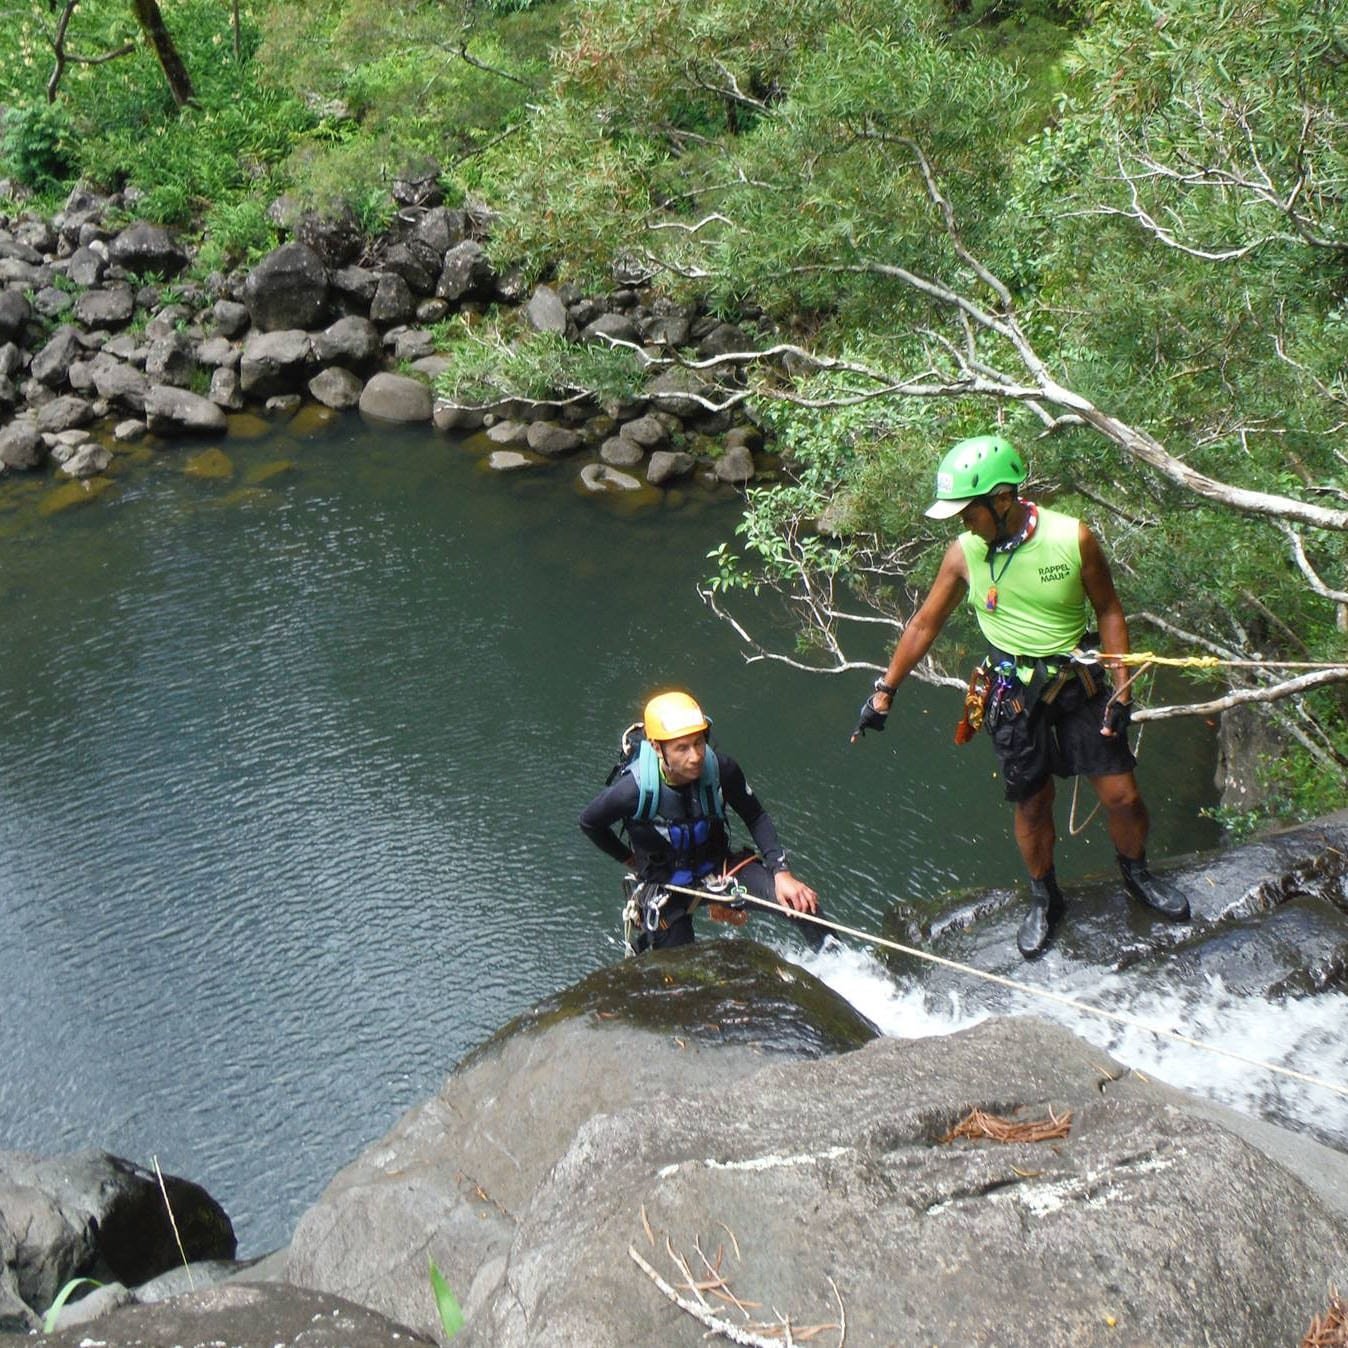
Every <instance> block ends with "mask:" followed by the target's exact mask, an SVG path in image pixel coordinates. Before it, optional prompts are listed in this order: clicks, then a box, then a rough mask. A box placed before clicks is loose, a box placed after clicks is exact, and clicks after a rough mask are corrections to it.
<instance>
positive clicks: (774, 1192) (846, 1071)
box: [469, 1020, 1348, 1348]
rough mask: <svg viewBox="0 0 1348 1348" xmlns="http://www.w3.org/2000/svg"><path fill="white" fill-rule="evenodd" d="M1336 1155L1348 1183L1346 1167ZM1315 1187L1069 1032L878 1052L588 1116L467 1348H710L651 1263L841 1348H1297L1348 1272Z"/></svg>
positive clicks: (1018, 1026)
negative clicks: (1230, 1347) (814, 1329)
mask: <svg viewBox="0 0 1348 1348" xmlns="http://www.w3.org/2000/svg"><path fill="white" fill-rule="evenodd" d="M975 1110H977V1111H980V1113H981V1114H982V1116H983V1118H982V1119H981V1120H980V1118H979V1116H978V1115H977V1114H975V1113H974V1111H975ZM1006 1123H1009V1124H1010V1125H1012V1126H1011V1128H1010V1130H1009V1136H1008V1132H1007V1131H1006V1130H1005V1128H1004V1125H1005V1124H1006ZM1015 1125H1020V1129H1019V1130H1017V1128H1016V1127H1015ZM1035 1127H1037V1128H1038V1129H1039V1130H1040V1132H1039V1136H1041V1137H1042V1140H1032V1139H1033V1138H1034V1137H1035V1136H1036V1133H1035V1131H1034V1128H1035ZM1018 1131H1019V1135H1020V1137H1021V1138H1022V1139H1024V1140H1015V1138H1016V1136H1017V1132H1018ZM999 1135H1000V1137H1001V1138H1005V1139H1007V1140H999ZM1319 1151H1320V1165H1321V1166H1322V1167H1323V1170H1322V1171H1321V1172H1320V1173H1322V1174H1323V1175H1324V1176H1325V1177H1326V1180H1327V1182H1330V1183H1332V1182H1334V1180H1335V1178H1337V1180H1338V1181H1339V1182H1342V1180H1343V1179H1344V1178H1345V1177H1346V1176H1348V1159H1345V1158H1344V1157H1343V1156H1342V1155H1341V1154H1339V1153H1336V1152H1332V1151H1330V1150H1328V1149H1327V1148H1320V1149H1319ZM1317 1189H1318V1184H1316V1185H1314V1186H1313V1185H1311V1184H1308V1183H1307V1182H1305V1181H1304V1180H1303V1179H1302V1178H1300V1177H1298V1176H1297V1175H1296V1174H1294V1173H1292V1171H1290V1170H1289V1169H1287V1168H1285V1167H1284V1166H1283V1165H1282V1164H1281V1163H1280V1162H1279V1161H1278V1160H1275V1159H1273V1158H1272V1157H1270V1155H1268V1154H1267V1153H1265V1152H1264V1151H1263V1150H1261V1149H1260V1148H1259V1147H1258V1146H1255V1145H1252V1144H1251V1143H1250V1142H1249V1141H1247V1140H1245V1138H1244V1137H1243V1136H1242V1135H1241V1132H1240V1131H1239V1129H1238V1128H1237V1127H1230V1126H1225V1125H1224V1124H1223V1123H1222V1122H1218V1121H1215V1120H1214V1117H1213V1116H1212V1112H1211V1111H1210V1110H1208V1109H1202V1110H1195V1109H1192V1108H1190V1107H1189V1106H1188V1105H1187V1104H1186V1102H1185V1097H1184V1096H1183V1095H1182V1093H1180V1092H1177V1091H1173V1090H1169V1089H1167V1088H1162V1087H1158V1086H1155V1085H1153V1084H1151V1083H1150V1082H1147V1081H1144V1080H1142V1079H1140V1078H1139V1077H1137V1076H1135V1075H1132V1074H1130V1073H1128V1072H1127V1071H1126V1070H1125V1069H1123V1068H1121V1067H1119V1066H1118V1065H1117V1064H1114V1063H1111V1062H1109V1061H1108V1060H1107V1059H1106V1058H1104V1057H1103V1056H1102V1055H1101V1053H1100V1052H1099V1050H1098V1049H1095V1048H1093V1047H1091V1046H1089V1045H1087V1044H1085V1043H1083V1042H1082V1041H1080V1040H1077V1039H1076V1038H1074V1037H1073V1036H1072V1035H1070V1034H1069V1033H1068V1032H1067V1031H1065V1030H1062V1029H1058V1028H1056V1027H1051V1026H1048V1025H1045V1024H1043V1023H1041V1022H1036V1021H1028V1020H1020V1021H1010V1020H991V1021H986V1022H984V1023H983V1024H981V1025H979V1026H977V1027H975V1028H974V1029H971V1030H967V1031H965V1032H963V1033H961V1034H957V1035H953V1036H950V1037H948V1038H944V1039H924V1040H919V1041H916V1042H902V1041H896V1040H892V1039H886V1040H877V1041H875V1042H873V1043H871V1044H868V1045H866V1046H865V1047H864V1048H862V1049H861V1050H859V1051H858V1052H856V1053H852V1054H848V1055H845V1056H842V1057H838V1058H833V1059H828V1060H825V1061H823V1062H818V1063H811V1064H808V1065H804V1064H798V1063H788V1064H783V1065H776V1066H768V1067H764V1068H763V1069H762V1070H760V1071H759V1072H758V1073H756V1074H755V1075H754V1076H753V1077H752V1078H751V1079H749V1080H746V1081H743V1082H741V1083H740V1086H739V1089H737V1090H734V1091H729V1092H727V1091H724V1090H721V1091H712V1090H707V1091H703V1092H701V1093H700V1094H698V1095H696V1096H694V1097H691V1098H689V1097H682V1098H672V1097H670V1096H666V1097H658V1098H654V1099H648V1100H644V1101H641V1102H639V1103H636V1104H634V1105H632V1106H631V1107H630V1108H628V1109H625V1110H622V1111H619V1112H607V1113H603V1114H599V1113H596V1114H595V1115H594V1117H593V1118H592V1119H591V1120H590V1121H589V1123H588V1124H586V1125H585V1126H584V1127H582V1128H581V1129H580V1130H579V1132H578V1133H577V1135H576V1138H575V1141H574V1142H573V1144H572V1145H571V1147H570V1148H569V1150H568V1151H567V1153H566V1154H565V1155H564V1156H563V1157H562V1158H561V1159H560V1160H559V1161H558V1162H557V1164H556V1165H555V1166H554V1167H553V1168H552V1169H551V1170H550V1172H549V1173H548V1175H547V1176H546V1178H545V1179H544V1181H543V1183H542V1185H541V1186H540V1188H539V1189H538V1191H537V1192H536V1193H535V1195H534V1197H533V1199H532V1200H531V1202H530V1203H529V1205H528V1207H527V1208H526V1209H525V1211H524V1212H523V1213H521V1214H520V1216H519V1220H518V1227H517V1233H516V1237H515V1240H514V1242H513V1243H512V1246H511V1250H510V1252H509V1254H508V1255H507V1257H506V1260H505V1263H504V1267H503V1268H502V1270H501V1275H500V1278H499V1281H498V1284H497V1288H496V1291H495V1293H494V1294H493V1296H492V1298H491V1300H490V1303H489V1306H488V1308H487V1309H486V1310H485V1313H480V1314H478V1315H476V1316H475V1317H474V1325H473V1333H472V1335H471V1337H470V1340H469V1342H470V1343H471V1344H472V1345H474V1348H481V1345H486V1344H490V1345H493V1348H514V1346H515V1345H519V1346H520V1348H523V1345H527V1344H534V1343H539V1342H543V1341H546V1342H547V1343H549V1344H550V1345H555V1348H580V1346H581V1345H583V1346H584V1348H609V1346H610V1345H612V1346H613V1348H617V1346H618V1345H627V1344H632V1343H660V1344H665V1345H684V1344H686V1345H688V1346H689V1348H692V1345H694V1344H699V1343H702V1342H704V1341H705V1337H704V1336H705V1332H706V1328H707V1326H706V1324H705V1323H704V1322H703V1321H701V1320H699V1319H695V1318H694V1317H693V1316H692V1315H689V1314H687V1313H685V1312H683V1311H681V1310H678V1309H676V1308H675V1307H674V1306H672V1305H671V1304H670V1302H669V1301H668V1300H667V1299H666V1297H665V1296H664V1295H663V1294H662V1293H661V1291H660V1290H659V1289H658V1288H657V1286H656V1284H655V1283H654V1281H653V1280H652V1279H651V1278H650V1277H649V1275H647V1274H645V1273H644V1272H643V1271H641V1270H640V1269H639V1267H638V1266H637V1265H636V1260H635V1259H634V1257H633V1255H632V1254H630V1253H629V1251H635V1252H636V1254H637V1255H639V1256H640V1257H641V1259H642V1260H643V1261H644V1262H645V1264H646V1265H647V1266H648V1267H649V1268H650V1270H651V1271H652V1272H653V1273H655V1274H656V1275H657V1276H661V1277H663V1278H664V1280H665V1281H666V1282H667V1283H668V1284H672V1285H674V1287H675V1288H676V1289H681V1294H682V1295H683V1297H684V1298H685V1300H687V1301H688V1302H689V1303H690V1304H693V1305H695V1304H696V1303H695V1301H694V1296H693V1293H692V1291H691V1289H690V1288H689V1283H690V1282H700V1283H702V1284H703V1285H704V1286H706V1285H707V1284H711V1285H712V1286H714V1287H717V1288H718V1290H720V1291H722V1292H724V1293H725V1294H726V1296H727V1297H735V1298H738V1299H739V1300H740V1301H741V1302H743V1303H745V1304H746V1305H747V1306H750V1307H752V1308H753V1309H751V1310H750V1311H749V1312H748V1314H749V1317H750V1319H751V1320H752V1321H754V1322H757V1323H758V1325H759V1326H760V1336H761V1335H763V1334H765V1333H768V1332H772V1331H773V1329H774V1327H775V1330H776V1332H777V1333H778V1334H780V1332H781V1329H782V1323H783V1320H784V1318H785V1317H787V1316H789V1317H790V1321H791V1324H792V1326H793V1327H794V1328H795V1330H796V1331H797V1333H801V1331H803V1330H804V1329H805V1328H806V1327H808V1326H818V1325H830V1326H832V1327H833V1328H832V1329H830V1330H829V1331H827V1332H829V1333H830V1334H836V1333H838V1332H839V1326H840V1322H841V1319H842V1317H843V1315H845V1317H846V1341H847V1343H848V1344H849V1345H851V1346H852V1348H866V1346H867V1345H873V1346H875V1348H879V1346H880V1345H892V1344H895V1343H905V1344H937V1343H939V1344H951V1345H954V1344H961V1345H963V1344H988V1345H993V1344H995V1345H998V1348H1093V1346H1094V1345H1099V1346H1100V1348H1105V1346H1106V1345H1109V1348H1117V1345H1119V1344H1125V1343H1126V1344H1135V1345H1144V1344H1148V1345H1149V1344H1165V1345H1168V1348H1184V1346H1185V1345H1194V1348H1197V1346H1198V1345H1207V1344H1213V1343H1222V1344H1281V1343H1297V1342H1299V1341H1300V1336H1301V1335H1302V1334H1303V1333H1304V1331H1305V1329H1306V1326H1307V1324H1308V1323H1309V1320H1310V1317H1311V1314H1312V1313H1313V1312H1314V1311H1316V1310H1318V1309H1319V1308H1320V1307H1321V1306H1322V1305H1323V1304H1324V1299H1325V1297H1326V1294H1327V1288H1328V1287H1329V1286H1330V1285H1331V1284H1334V1283H1337V1284H1339V1285H1342V1279H1343V1277H1344V1274H1345V1272H1346V1271H1348V1255H1345V1244H1344V1241H1345V1237H1346V1236H1348V1222H1346V1221H1345V1218H1344V1215H1343V1213H1342V1212H1341V1211H1335V1210H1334V1209H1333V1208H1332V1207H1331V1206H1330V1205H1329V1204H1327V1203H1326V1202H1325V1201H1324V1200H1323V1199H1322V1198H1321V1197H1320V1195H1319V1193H1318V1192H1317ZM704 1258H705V1259H706V1261H707V1262H706V1263H704V1262H703V1259H704ZM680 1259H682V1260H683V1261H684V1263H682V1264H680V1262H678V1261H679V1260H680ZM690 1270H692V1272H691V1275H690ZM1232 1288H1239V1289H1240V1291H1239V1294H1238V1295H1233V1294H1232ZM706 1301H707V1303H708V1307H709V1313H710V1314H711V1315H714V1316H717V1317H719V1318H720V1319H721V1320H722V1321H727V1322H731V1323H737V1324H740V1325H743V1320H742V1319H741V1318H740V1317H739V1316H738V1315H736V1314H734V1312H735V1310H736V1307H735V1306H734V1305H733V1304H732V1303H730V1302H728V1301H727V1300H723V1299H721V1298H717V1297H714V1296H708V1297H707V1298H706ZM475 1309H477V1308H476V1307H475ZM802 1338H803V1335H802ZM759 1341H762V1338H761V1337H760V1339H759Z"/></svg>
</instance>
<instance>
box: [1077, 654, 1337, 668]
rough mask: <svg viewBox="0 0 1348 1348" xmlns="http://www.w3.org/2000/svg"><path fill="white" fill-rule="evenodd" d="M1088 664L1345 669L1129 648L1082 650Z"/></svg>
mask: <svg viewBox="0 0 1348 1348" xmlns="http://www.w3.org/2000/svg"><path fill="white" fill-rule="evenodd" d="M1081 655H1082V656H1083V657H1084V658H1085V659H1086V660H1087V661H1089V662H1090V663H1091V664H1095V663H1097V662H1104V661H1108V662H1110V663H1111V664H1119V665H1167V666H1169V667H1170V668H1172V669H1344V670H1348V665H1345V664H1344V663H1343V662H1342V661H1341V660H1328V661H1323V660H1322V661H1315V660H1228V659H1226V658H1225V657H1223V656H1220V655H1157V654H1156V653H1155V651H1129V652H1127V654H1125V655H1113V654H1111V653H1110V652H1109V651H1082V652H1081Z"/></svg>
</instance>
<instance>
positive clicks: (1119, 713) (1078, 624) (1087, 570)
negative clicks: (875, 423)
mask: <svg viewBox="0 0 1348 1348" xmlns="http://www.w3.org/2000/svg"><path fill="white" fill-rule="evenodd" d="M1026 476H1027V473H1026V468H1025V461H1024V459H1023V457H1022V456H1021V455H1020V453H1019V452H1018V451H1017V450H1016V449H1015V447H1014V446H1013V445H1012V444H1011V443H1010V442H1009V441H1007V440H1005V439H1003V437H1001V436H1000V435H980V436H975V437H974V438H973V439H970V440H962V441H960V443H959V444H957V445H956V446H955V447H954V448H953V449H951V450H950V452H949V453H948V454H946V456H945V457H944V458H943V459H942V460H941V464H940V467H939V468H938V470H937V474H936V501H935V503H934V504H933V505H932V506H931V507H930V508H929V509H928V510H927V512H926V513H927V514H928V515H929V516H931V517H932V518H933V519H953V518H954V517H955V516H957V515H958V516H959V519H960V522H961V523H962V524H963V525H964V529H965V532H964V533H962V534H960V536H959V537H958V538H957V539H955V541H954V542H953V543H951V545H950V546H949V548H947V549H946V553H945V557H944V558H943V559H942V561H941V566H940V570H939V571H938V572H937V575H936V580H935V581H934V582H933V584H932V587H931V590H930V591H929V592H928V594H927V596H926V598H925V599H924V600H923V602H922V604H921V606H920V607H919V608H918V610H917V612H916V613H915V614H914V615H913V618H912V621H911V622H910V623H909V624H908V626H907V627H906V628H905V629H904V632H903V635H902V636H901V637H900V638H899V642H898V645H897V646H895V648H894V654H893V655H892V656H891V657H890V661H889V668H888V669H887V670H886V671H885V673H884V675H882V676H881V677H880V678H878V679H877V680H876V681H875V685H874V691H873V693H872V694H871V696H870V697H869V698H868V699H867V700H866V702H865V703H864V704H863V706H862V709H861V719H860V721H859V722H858V724H857V728H856V731H855V732H854V733H853V735H852V739H853V742H855V741H856V740H857V739H858V738H859V737H860V735H862V734H863V733H864V732H865V731H866V730H883V729H884V723H885V718H886V717H887V716H888V714H889V709H890V707H891V706H892V705H893V698H894V694H895V692H896V691H897V689H898V686H899V684H901V683H902V682H903V680H904V679H905V678H906V677H907V676H908V674H909V672H910V671H911V670H912V669H913V667H914V666H915V665H916V664H917V663H918V662H919V661H920V660H921V659H922V658H923V656H925V655H926V653H927V651H928V650H929V649H930V648H931V645H932V643H933V642H934V641H935V640H936V638H937V636H938V635H939V634H940V632H941V629H942V628H943V627H944V626H945V622H946V619H947V618H949V617H950V615H951V614H952V613H953V612H954V611H955V609H956V608H957V607H958V605H959V604H960V601H961V600H965V599H967V602H968V603H969V605H970V606H971V607H972V609H973V611H974V615H975V617H976V618H977V620H978V625H979V627H980V629H981V630H982V633H983V636H984V637H985V638H986V639H987V642H988V646H989V654H988V659H987V661H986V662H985V665H984V670H985V678H986V686H987V696H986V698H985V699H980V702H981V703H982V705H983V706H984V707H985V708H986V711H985V715H984V723H983V724H984V728H985V729H987V730H988V731H989V732H990V733H991V736H992V742H993V747H994V749H995V750H996V753H997V758H998V762H999V764H1000V767H1001V774H1002V780H1003V783H1004V784H1005V787H1006V798H1007V799H1008V800H1009V801H1011V802H1012V806H1013V809H1014V811H1015V835H1016V843H1017V845H1018V846H1019V848H1020V854H1021V857H1022V858H1023V859H1024V862H1025V867H1026V869H1027V870H1028V871H1029V874H1030V907H1029V911H1028V912H1027V913H1026V915H1025V919H1024V921H1023V922H1022V923H1021V927H1020V931H1019V934H1018V936H1017V938H1016V944H1017V946H1018V947H1019V949H1020V953H1021V954H1022V955H1023V956H1024V957H1025V958H1026V959H1034V958H1036V957H1037V956H1039V955H1041V954H1043V952H1044V951H1045V950H1046V949H1047V947H1048V944H1049V941H1050V940H1051V938H1052V936H1053V930H1054V927H1055V926H1056V925H1057V923H1058V920H1059V918H1060V917H1061V916H1062V911H1063V896H1062V891H1061V890H1060V889H1059V888H1058V882H1057V879H1056V877H1055V875H1054V871H1053V847H1054V842H1055V839H1056V830H1055V826H1054V822H1053V798H1054V784H1053V778H1054V776H1055V775H1056V776H1059V777H1073V776H1077V775H1078V774H1080V775H1081V776H1084V777H1086V778H1088V779H1089V781H1090V783H1091V785H1092V787H1094V789H1095V792H1096V794H1097V795H1098V796H1099V798H1100V802H1101V804H1102V805H1103V807H1104V810H1105V815H1106V818H1107V821H1108V825H1109V835H1110V838H1111V839H1112V841H1113V843H1114V848H1115V851H1116V852H1117V853H1118V860H1119V867H1120V870H1121V871H1122V872H1123V882H1124V886H1125V887H1126V889H1127V890H1128V893H1129V894H1131V895H1132V896H1133V898H1135V899H1137V900H1138V901H1139V902H1141V903H1144V904H1145V905H1146V906H1147V907H1149V908H1151V909H1153V910H1154V911H1156V912H1158V913H1160V914H1161V915H1162V916H1163V917H1167V918H1170V919H1171V920H1172V921H1177V922H1185V921H1188V918H1189V903H1188V900H1187V899H1186V898H1185V897H1184V895H1183V894H1182V893H1181V892H1180V891H1179V890H1178V889H1177V888H1176V887H1175V886H1174V885H1173V884H1171V883H1170V882H1169V881H1168V880H1165V879H1163V878H1161V877H1160V876H1156V875H1153V874H1152V873H1151V871H1150V870H1149V869H1148V867H1147V854H1146V844H1147V830H1148V825H1149V820H1148V815H1147V807H1146V805H1145V803H1144V802H1143V800H1142V796H1141V793H1140V792H1139V791H1138V787H1137V781H1136V779H1135V777H1134V775H1133V769H1134V768H1135V767H1136V764H1137V760H1136V759H1135V758H1134V757H1133V755H1132V752H1131V750H1130V749H1129V748H1128V737H1127V727H1128V719H1129V716H1130V715H1131V705H1130V700H1129V692H1128V689H1127V688H1126V687H1125V686H1122V684H1120V687H1119V691H1118V692H1117V693H1115V692H1114V691H1113V689H1112V688H1111V687H1110V684H1109V681H1108V680H1107V679H1106V678H1104V677H1103V671H1102V669H1101V666H1100V664H1098V663H1095V662H1090V661H1082V660H1074V659H1073V658H1072V653H1073V652H1074V651H1076V650H1078V648H1079V647H1080V646H1081V645H1082V641H1083V638H1084V637H1085V636H1086V634H1087V631H1088V629H1089V628H1090V627H1091V616H1092V614H1093V615H1094V619H1095V622H1094V626H1095V628H1096V629H1097V631H1098V634H1099V635H1098V640H1097V639H1096V638H1095V637H1092V639H1091V642H1090V644H1091V645H1096V644H1098V646H1099V649H1100V650H1101V651H1104V652H1108V654H1109V655H1124V654H1126V653H1127V651H1128V624H1127V622H1126V621H1125V619H1124V616H1123V606H1122V604H1121V603H1120V602H1119V596H1118V594H1117V593H1116V592H1115V589H1114V581H1113V579H1112V578H1111V576H1110V573H1109V565H1108V563H1107V562H1106V561H1105V557H1104V553H1103V552H1102V551H1101V549H1100V544H1099V542H1098V541H1097V539H1096V537H1095V535H1094V534H1093V533H1092V532H1091V531H1090V529H1088V528H1087V527H1086V525H1085V524H1083V523H1082V522H1081V521H1080V520H1077V519H1074V518H1072V516H1070V515H1063V514H1060V513H1059V512H1058V511H1056V510H1049V509H1047V508H1046V507H1043V506H1037V505H1035V504H1034V502H1032V501H1027V500H1023V499H1022V498H1021V497H1020V496H1019V495H1018V494H1017V490H1016V489H1017V488H1018V487H1019V486H1020V484H1021V483H1023V482H1024V481H1025V478H1026ZM1103 663H1104V668H1105V670H1107V671H1108V672H1109V674H1110V675H1112V676H1113V678H1114V680H1115V682H1116V683H1118V682H1119V681H1120V675H1121V673H1122V666H1121V665H1120V664H1119V662H1117V661H1113V662H1111V661H1110V659H1109V658H1108V655H1106V656H1105V658H1104V661H1103Z"/></svg>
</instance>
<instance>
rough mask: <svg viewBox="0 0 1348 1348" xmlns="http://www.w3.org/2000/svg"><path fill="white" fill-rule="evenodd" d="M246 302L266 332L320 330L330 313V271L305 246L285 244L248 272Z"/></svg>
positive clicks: (252, 314) (250, 313)
mask: <svg viewBox="0 0 1348 1348" xmlns="http://www.w3.org/2000/svg"><path fill="white" fill-rule="evenodd" d="M243 299H244V303H245V304H246V305H247V306H248V313H249V315H250V316H251V318H252V321H253V326H254V327H255V328H257V329H259V330H260V331H262V332H278V331H281V330H282V329H286V328H316V327H319V326H320V325H321V324H322V322H323V321H324V319H325V318H326V316H327V312H328V273H327V268H326V267H325V266H324V265H323V259H322V258H321V257H319V255H318V254H317V253H316V252H314V250H313V249H312V248H309V247H307V246H306V245H305V244H302V243H285V244H282V245H281V246H280V247H279V248H276V249H273V250H272V251H271V252H270V253H268V254H267V256H266V257H264V258H263V259H262V261H261V262H259V263H258V264H257V266H256V267H254V268H253V270H252V271H251V272H249V273H248V279H247V280H246V281H245V282H244V287H243Z"/></svg>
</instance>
